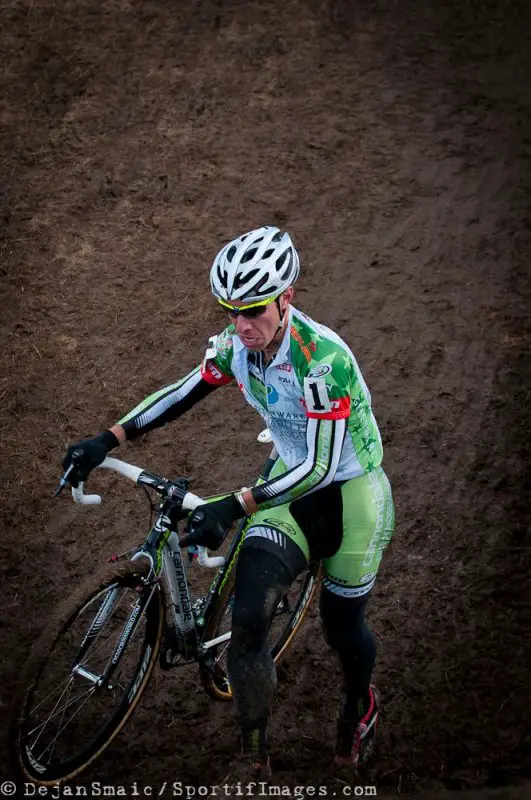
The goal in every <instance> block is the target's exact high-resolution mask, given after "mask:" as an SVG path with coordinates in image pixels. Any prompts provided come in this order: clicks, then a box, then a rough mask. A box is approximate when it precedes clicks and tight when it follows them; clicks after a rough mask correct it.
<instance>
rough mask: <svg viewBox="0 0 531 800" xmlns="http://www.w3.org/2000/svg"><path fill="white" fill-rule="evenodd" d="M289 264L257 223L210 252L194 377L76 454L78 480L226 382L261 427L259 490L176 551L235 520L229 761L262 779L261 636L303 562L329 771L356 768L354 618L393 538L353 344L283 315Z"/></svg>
mask: <svg viewBox="0 0 531 800" xmlns="http://www.w3.org/2000/svg"><path fill="white" fill-rule="evenodd" d="M298 275H299V257H298V254H297V251H296V250H295V247H294V245H293V243H292V240H291V238H290V236H289V234H288V233H281V232H280V231H279V229H278V228H275V227H272V226H265V227H262V228H259V229H257V230H253V231H250V232H249V233H246V234H244V235H242V236H240V237H238V238H237V239H234V240H233V241H231V242H229V244H227V245H226V246H225V247H223V248H222V249H221V250H220V252H219V253H218V254H217V256H216V258H215V260H214V263H213V266H212V268H211V273H210V281H211V288H212V292H213V294H214V296H215V297H216V299H217V301H218V302H219V303H220V304H221V305H222V306H223V307H224V308H225V309H226V310H227V313H228V316H229V320H230V324H229V325H228V327H227V328H225V330H224V331H223V332H222V333H221V334H219V335H218V336H214V337H212V338H211V339H210V340H209V344H208V348H207V351H206V354H205V357H204V359H203V362H202V364H201V365H200V366H198V367H196V368H195V369H193V370H192V372H190V373H189V374H188V375H187V376H186V377H184V378H182V379H181V380H180V381H178V382H177V383H175V384H172V385H171V386H168V387H166V388H164V389H161V390H160V391H158V392H155V393H154V394H152V395H151V396H150V397H148V398H147V399H145V400H144V401H143V402H142V403H140V405H138V406H137V407H136V408H134V409H133V410H132V411H131V412H130V413H129V414H127V415H126V416H125V417H123V419H121V420H120V421H119V422H118V423H117V424H115V425H113V426H112V428H110V430H106V431H104V432H103V433H101V434H100V435H99V436H97V437H95V438H93V439H88V440H84V441H82V442H78V443H76V444H75V445H72V446H71V447H69V449H68V451H67V455H66V458H65V460H64V462H63V466H64V468H65V469H67V468H68V466H69V465H70V460H71V455H72V452H73V450H74V449H82V450H83V458H82V460H81V462H80V466H79V468H78V472H77V477H78V478H79V479H85V478H86V477H87V475H88V473H89V472H90V470H91V469H93V468H94V467H95V466H97V465H98V464H100V463H101V462H102V461H103V459H104V458H105V456H106V455H107V453H108V452H109V451H110V450H111V449H113V448H114V447H117V446H118V445H119V444H121V443H123V442H125V441H126V440H128V439H134V438H136V437H137V436H139V435H140V434H143V433H146V432H147V431H150V430H152V429H154V428H157V427H159V426H161V425H165V424H166V423H168V422H170V421H171V420H174V419H176V418H177V417H179V416H180V415H181V414H182V413H183V412H184V411H186V410H187V409H189V408H190V407H191V406H193V405H194V404H195V403H196V402H198V401H199V400H201V399H202V398H204V397H206V396H207V395H208V394H209V393H210V392H212V391H213V390H215V389H216V388H217V387H219V386H224V385H225V384H228V383H230V382H231V381H233V380H236V382H237V384H238V386H239V388H240V390H241V391H242V393H243V395H244V397H245V399H246V400H247V401H248V402H249V403H250V404H251V405H252V406H253V407H254V408H255V409H256V410H257V411H258V413H259V414H260V415H261V416H262V417H263V419H264V420H265V422H266V423H267V426H268V428H269V430H270V432H271V435H272V438H273V442H274V445H275V448H276V450H277V452H278V458H277V460H276V462H275V464H274V467H273V469H272V471H271V473H270V475H269V476H268V478H267V480H266V481H265V482H262V483H260V484H259V485H256V486H255V487H254V488H252V489H248V490H242V491H240V492H235V493H232V494H229V495H228V496H226V497H224V498H223V499H221V500H216V501H214V502H210V503H208V504H204V505H202V506H199V507H198V508H197V509H196V510H195V511H194V512H193V513H192V514H191V515H190V517H189V521H188V528H187V530H188V533H187V534H186V535H185V537H184V539H183V540H182V543H183V544H189V545H190V544H200V545H206V546H207V547H209V548H211V549H213V550H215V549H216V548H218V547H219V546H220V545H221V544H222V542H223V540H224V539H225V537H226V536H227V534H228V532H229V530H230V528H231V526H232V524H233V522H234V521H235V520H237V519H240V518H242V517H244V516H247V517H248V520H247V522H246V534H245V539H244V542H243V545H242V547H241V551H240V555H239V558H238V563H237V568H236V586H235V603H234V609H233V616H232V625H233V627H232V638H231V642H230V646H229V649H228V672H229V677H230V681H231V687H232V691H233V696H234V700H235V706H236V713H237V716H238V721H239V724H240V728H241V753H240V756H239V758H240V759H243V760H244V762H245V763H246V764H248V767H249V770H251V772H252V774H255V773H256V774H257V775H258V774H261V775H266V774H269V769H270V768H269V756H268V749H267V736H266V726H267V722H268V717H269V711H270V705H271V701H272V697H273V693H274V688H275V682H276V676H275V667H274V664H273V661H272V658H271V656H270V653H269V649H268V644H267V636H268V629H269V625H270V621H271V618H272V615H273V613H274V610H275V609H276V607H277V605H278V603H279V601H280V599H281V597H282V595H283V594H284V593H285V592H286V591H287V590H288V588H289V586H290V584H291V582H292V581H293V580H294V579H295V577H296V576H297V575H298V574H299V573H300V572H301V571H302V570H304V569H305V568H306V566H307V563H308V561H309V560H310V559H322V563H323V568H324V579H323V586H322V592H321V597H320V613H321V619H322V624H323V630H324V634H325V638H326V640H327V642H328V644H329V645H330V646H331V647H332V648H333V649H334V650H335V651H336V652H337V654H338V656H339V659H340V663H341V666H342V670H343V675H344V697H343V702H342V708H341V711H340V715H339V718H338V720H337V740H336V749H335V760H336V763H338V764H352V765H357V764H358V763H360V762H363V761H365V760H366V758H367V756H368V755H369V753H370V750H371V748H372V741H373V737H374V734H375V731H376V725H377V721H378V715H379V710H378V696H377V691H376V690H375V688H374V687H373V686H372V685H371V674H372V670H373V666H374V661H375V655H376V645H375V640H374V637H373V635H372V633H371V632H370V630H369V629H368V627H367V625H366V622H365V618H364V612H365V607H366V604H367V600H368V597H369V594H370V591H371V589H372V587H373V585H374V582H375V579H376V573H377V571H378V567H379V564H380V560H381V558H382V553H383V551H384V549H385V547H386V545H387V544H388V542H389V540H390V538H391V535H392V532H393V528H394V507H393V500H392V494H391V488H390V484H389V481H388V479H387V477H386V475H385V472H384V471H383V469H382V467H381V461H382V443H381V438H380V434H379V431H378V427H377V424H376V421H375V418H374V416H373V413H372V410H371V397H370V393H369V391H368V389H367V386H366V384H365V381H364V379H363V377H362V375H361V372H360V369H359V367H358V364H357V362H356V359H355V358H354V356H353V354H352V352H351V351H350V349H349V347H348V346H347V345H346V344H345V342H344V341H343V340H342V339H341V338H340V337H339V336H338V335H337V334H335V333H334V332H333V331H331V330H330V329H328V328H326V327H324V326H323V325H320V324H319V323H317V322H314V321H313V320H311V319H310V318H309V317H307V316H306V315H305V314H303V313H302V312H301V311H299V310H298V309H296V308H294V307H293V306H292V304H291V301H292V299H293V295H294V288H293V284H294V283H295V281H296V280H297V278H298Z"/></svg>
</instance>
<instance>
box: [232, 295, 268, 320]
mask: <svg viewBox="0 0 531 800" xmlns="http://www.w3.org/2000/svg"><path fill="white" fill-rule="evenodd" d="M276 299H277V298H276V297H271V298H269V300H266V301H263V300H262V302H260V303H253V305H250V306H243V307H242V308H235V307H234V306H230V305H229V304H228V303H224V302H223V301H222V300H219V301H218V302H219V303H220V304H221V305H222V306H223V307H224V308H225V309H226V310H227V314H228V315H229V317H230V318H231V319H237V317H243V318H244V319H256V318H257V317H261V316H262V314H265V312H266V311H267V307H268V305H269V304H270V303H274V302H275V300H276Z"/></svg>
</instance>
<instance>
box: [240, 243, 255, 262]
mask: <svg viewBox="0 0 531 800" xmlns="http://www.w3.org/2000/svg"><path fill="white" fill-rule="evenodd" d="M257 250H258V248H257V247H253V248H252V249H251V250H247V252H246V253H244V254H243V256H242V257H241V259H240V262H241V263H242V264H246V263H247V261H252V259H253V258H254V257H255V255H256V251H257Z"/></svg>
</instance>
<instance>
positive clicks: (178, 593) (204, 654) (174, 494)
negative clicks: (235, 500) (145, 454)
mask: <svg viewBox="0 0 531 800" xmlns="http://www.w3.org/2000/svg"><path fill="white" fill-rule="evenodd" d="M262 441H264V439H262ZM266 441H267V439H266ZM275 457H276V454H275V450H274V449H273V451H272V453H271V454H270V456H269V458H268V459H267V461H266V463H265V465H264V468H263V470H262V472H261V474H260V478H259V480H260V479H266V478H267V475H268V473H269V471H270V470H271V468H272V466H273V464H274V461H275ZM101 466H102V467H104V468H107V469H114V470H116V471H117V472H120V473H121V474H122V475H124V476H126V477H129V478H131V479H132V480H134V481H135V483H137V484H141V485H144V486H150V487H151V488H153V489H155V490H156V491H158V493H159V494H161V495H162V500H161V503H160V507H159V511H158V514H157V516H156V518H155V521H154V523H153V525H152V527H151V530H150V532H149V534H148V535H147V537H146V539H145V541H144V543H143V544H142V545H141V546H140V547H139V548H138V549H137V550H136V552H135V553H134V554H133V555H132V557H131V560H132V561H139V562H140V561H141V560H144V561H145V559H146V558H147V559H148V560H149V562H150V569H149V572H148V575H147V576H144V577H143V578H142V583H143V585H144V587H145V588H146V590H148V591H147V592H144V593H140V594H139V598H138V600H137V602H136V603H135V606H134V607H133V609H132V611H131V613H130V614H129V616H128V618H127V620H126V622H125V624H124V628H123V632H122V635H121V636H120V638H119V640H118V642H117V644H116V647H115V650H114V653H113V655H112V657H111V659H110V661H109V664H108V665H107V668H106V670H105V673H104V674H103V675H94V674H92V673H90V672H89V671H88V670H86V669H84V668H83V667H81V666H79V662H80V660H81V659H82V657H83V656H84V655H85V653H86V652H87V650H88V649H89V648H90V645H91V642H92V640H93V639H94V638H95V637H96V636H97V634H98V633H99V631H100V630H101V629H102V627H103V626H104V625H105V623H106V620H107V619H108V618H109V616H110V614H111V612H112V610H113V607H114V603H115V602H116V597H117V595H118V593H119V589H118V587H117V588H115V589H112V590H111V591H110V593H109V594H108V595H107V597H106V598H105V599H104V601H103V603H102V605H101V607H100V609H99V610H98V612H97V613H96V616H95V617H94V619H93V621H92V624H91V626H90V628H89V630H88V631H87V633H86V635H85V637H84V639H83V642H82V643H81V646H80V648H79V651H78V653H77V654H76V658H75V660H74V664H73V667H72V671H73V672H75V673H76V674H78V675H80V676H81V677H83V678H85V679H87V680H88V681H89V682H91V683H93V684H95V686H98V687H100V686H107V687H108V686H109V685H110V679H111V677H112V674H113V672H114V670H115V669H116V667H117V666H118V664H119V661H120V658H121V656H122V654H123V652H124V651H125V650H126V648H127V645H128V643H129V641H130V640H131V639H132V637H133V636H134V634H135V631H136V628H137V625H138V622H139V621H140V619H141V616H142V610H143V609H144V608H145V607H146V605H147V604H148V603H149V600H150V598H151V596H152V593H153V592H154V591H156V590H157V585H159V584H160V585H162V589H163V591H162V599H163V604H164V609H165V619H166V627H167V629H168V630H170V631H173V633H174V634H175V639H174V643H175V644H176V645H177V654H178V655H179V656H181V657H182V658H184V659H185V660H186V661H190V660H195V661H200V662H203V663H204V664H205V666H208V660H209V658H208V657H209V652H208V651H209V650H210V649H211V648H213V647H215V646H217V645H218V644H221V643H222V642H224V641H228V640H229V639H230V636H231V633H230V631H229V632H228V633H225V634H222V635H221V636H218V637H216V638H215V639H212V640H210V641H203V640H202V636H201V635H202V628H203V627H204V626H205V624H206V621H207V620H208V615H209V613H210V609H211V606H212V603H213V602H214V600H215V599H216V597H217V596H218V595H219V594H220V592H221V591H222V590H223V587H224V586H225V584H226V582H227V580H228V579H229V576H230V573H231V571H232V569H233V568H234V566H235V562H236V559H237V556H238V552H239V548H240V546H241V544H242V542H243V539H244V531H245V527H246V525H247V521H248V518H245V519H243V520H242V521H241V522H240V523H239V525H238V527H237V530H236V533H235V535H234V536H233V538H232V540H231V544H230V547H229V551H228V553H227V558H226V559H225V558H223V557H210V556H208V553H207V551H206V548H201V547H200V548H197V550H198V554H197V555H198V561H199V563H200V565H202V566H210V567H217V568H218V572H217V574H216V577H215V578H214V580H213V581H212V583H211V585H210V587H209V589H208V592H207V594H206V596H203V597H200V598H198V599H197V600H196V602H195V603H194V604H192V600H191V597H190V589H189V584H188V578H187V570H186V566H185V562H184V559H183V554H182V550H181V546H180V542H179V538H178V535H177V532H176V531H175V530H174V529H173V527H176V525H175V523H172V520H171V518H170V514H171V512H172V510H174V509H175V507H176V505H177V508H180V510H181V511H182V509H187V510H192V509H193V508H195V507H196V506H197V505H200V504H202V503H204V502H208V500H206V501H205V500H202V499H201V498H199V497H196V496H195V495H193V494H191V493H190V492H188V481H186V479H181V480H179V481H175V482H173V481H172V482H170V481H167V480H166V479H165V478H162V477H160V476H157V475H152V474H150V473H148V472H146V471H144V470H142V469H140V468H139V467H135V466H133V465H131V464H127V463H125V462H123V461H119V460H118V459H115V458H106V459H105V461H104V462H103V463H102V464H101ZM72 494H73V497H74V499H75V500H76V502H78V503H82V504H90V505H94V504H98V503H100V502H101V497H100V496H99V495H85V494H84V492H83V484H82V483H80V484H79V487H77V488H75V489H74V488H73V489H72ZM185 516H186V514H185ZM181 518H182V516H181ZM172 526H173V527H172ZM139 566H140V564H139ZM161 664H162V662H161ZM169 666H171V664H167V665H166V668H169Z"/></svg>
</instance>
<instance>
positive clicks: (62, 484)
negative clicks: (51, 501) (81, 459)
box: [54, 464, 74, 497]
mask: <svg viewBox="0 0 531 800" xmlns="http://www.w3.org/2000/svg"><path fill="white" fill-rule="evenodd" d="M73 469H74V465H73V464H70V466H69V467H68V469H67V471H66V472H65V474H64V475H63V477H62V478H61V480H60V481H59V486H58V487H57V489H56V490H55V492H54V497H59V495H60V494H61V492H62V491H63V489H64V488H65V486H66V484H67V483H68V476H69V475H70V473H71V472H72V470H73Z"/></svg>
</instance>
